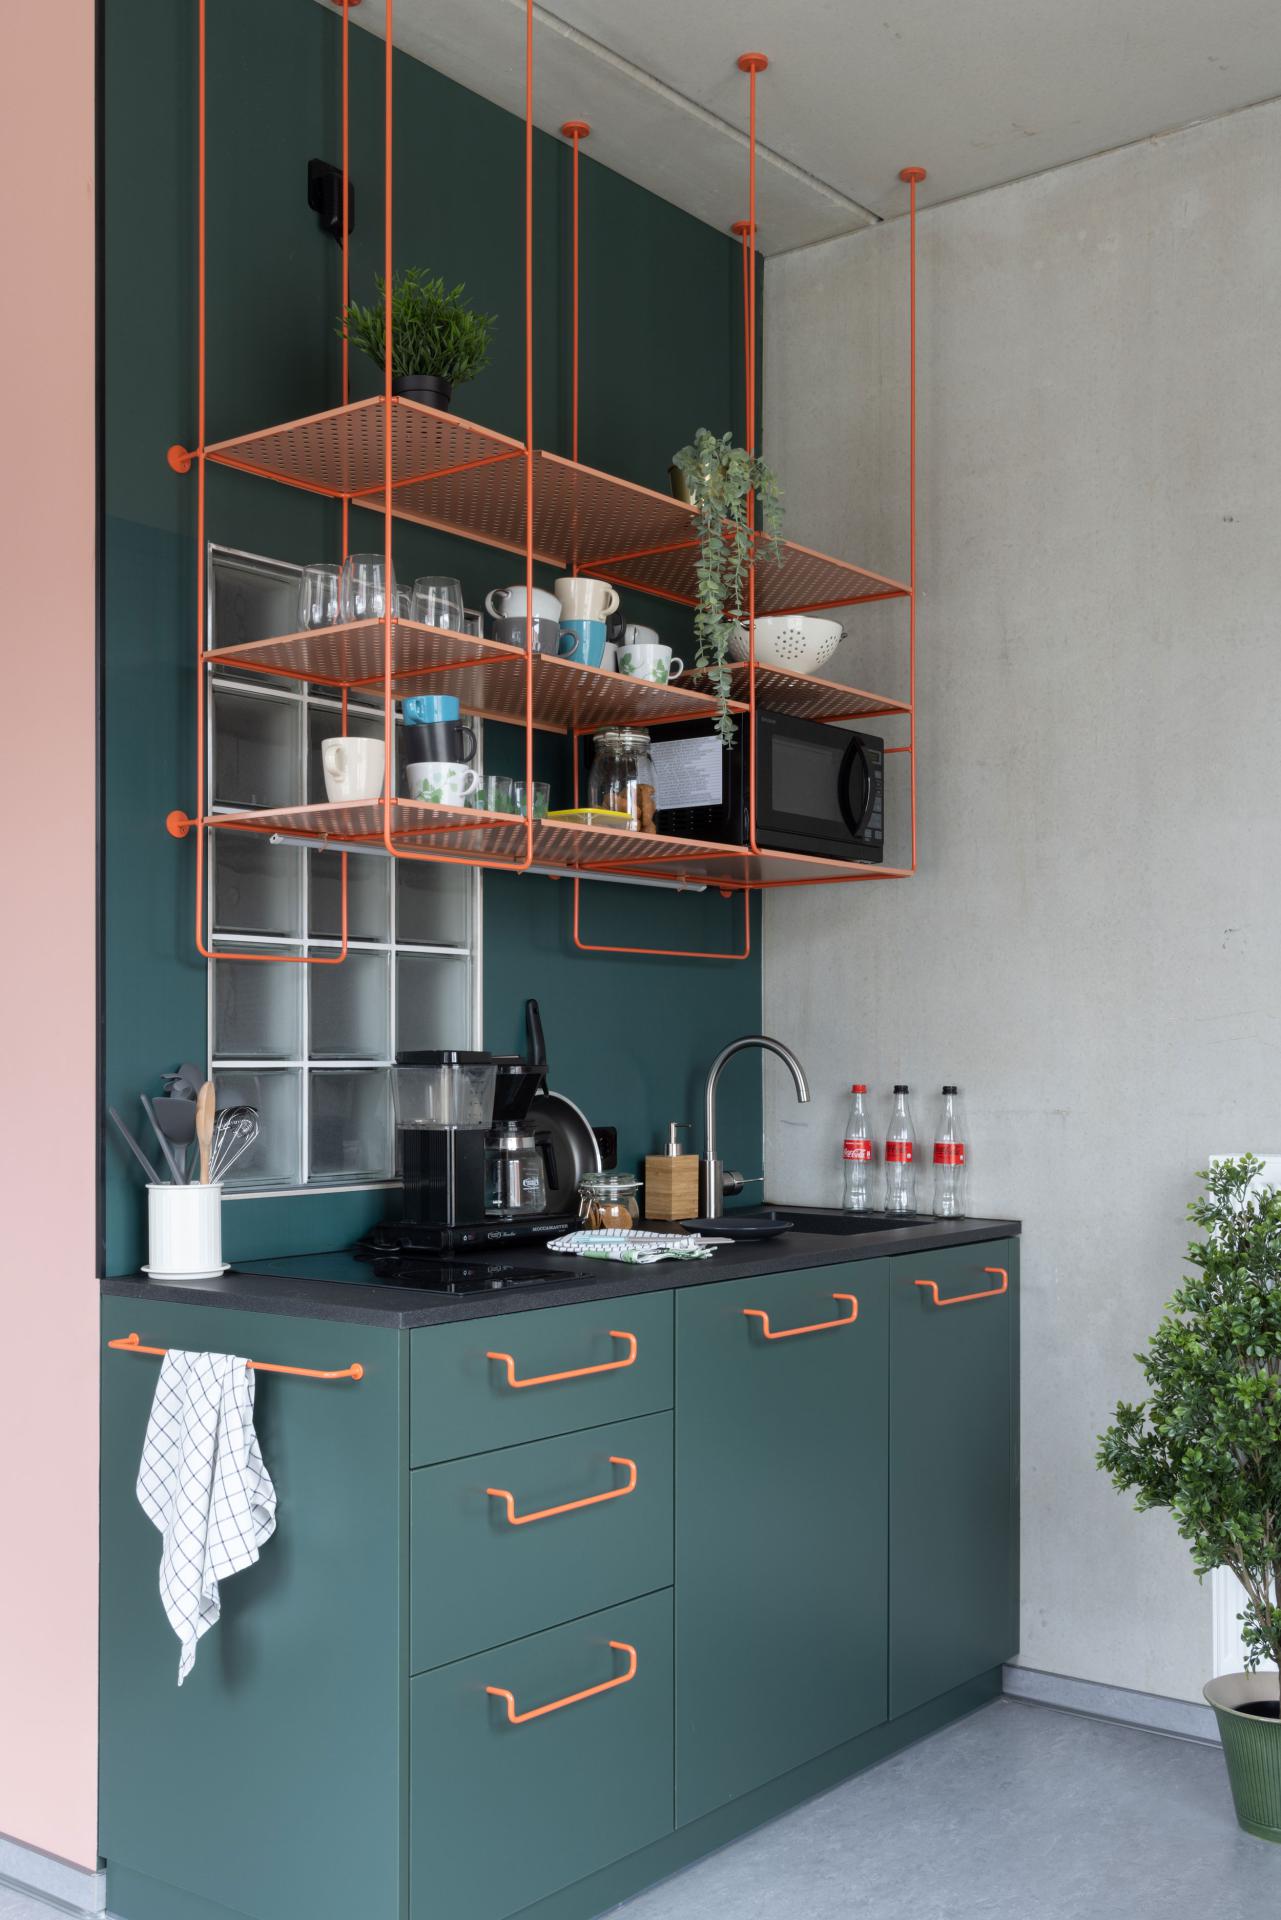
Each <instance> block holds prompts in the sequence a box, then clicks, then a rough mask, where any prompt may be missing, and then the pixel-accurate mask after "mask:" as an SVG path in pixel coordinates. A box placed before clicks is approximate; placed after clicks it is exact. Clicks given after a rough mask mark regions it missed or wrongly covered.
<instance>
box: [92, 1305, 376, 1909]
mask: <svg viewBox="0 0 1281 1920" xmlns="http://www.w3.org/2000/svg"><path fill="white" fill-rule="evenodd" d="M102 1305H103V1314H102V1337H103V1349H102V1465H101V1477H102V1528H101V1549H100V1564H101V1573H100V1582H101V1586H100V1593H101V1605H100V1621H101V1627H100V1632H101V1661H100V1672H101V1679H100V1694H101V1781H102V1787H101V1796H100V1812H99V1832H100V1845H101V1848H102V1851H103V1853H104V1854H105V1856H106V1858H107V1861H108V1894H109V1906H110V1910H111V1912H112V1913H113V1914H120V1915H122V1916H125V1917H126V1920H152V1916H153V1915H154V1916H155V1917H156V1920H221V1916H222V1915H223V1914H224V1913H227V1914H229V1915H242V1914H244V1915H251V1916H253V1917H254V1920H259V1917H260V1916H267V1917H269V1920H285V1917H286V1916H291V1915H296V1914H303V1913H305V1914H306V1915H307V1920H351V1917H352V1916H353V1915H354V1914H366V1915H369V1916H370V1920H373V1917H374V1916H377V1917H378V1920H393V1916H396V1915H397V1914H398V1913H399V1911H400V1902H401V1900H402V1898H403V1894H404V1890H405V1863H404V1857H403V1845H402V1832H401V1822H400V1801H399V1778H400V1764H401V1763H400V1723H401V1716H402V1712H403V1675H402V1670H401V1646H400V1635H401V1620H402V1598H401V1595H402V1584H403V1580H404V1576H405V1572H406V1565H405V1553H404V1538H403V1528H402V1524H401V1517H402V1504H403V1502H404V1498H405V1487H406V1483H407V1481H408V1472H407V1469H406V1467H405V1459H404V1454H405V1445H404V1436H405V1431H406V1426H407V1418H406V1387H407V1377H406V1376H407V1367H406V1365H405V1356H404V1353H403V1347H402V1343H401V1342H400V1340H399V1337H398V1335H397V1334H396V1333H395V1332H394V1331H389V1330H388V1329H386V1328H382V1327H366V1326H347V1325H343V1324H341V1323H334V1322H331V1321H324V1320H312V1319H301V1318H292V1317H289V1318H286V1317H284V1316H278V1315H275V1314H268V1313H242V1312H237V1311H235V1310H233V1309H231V1308H220V1307H197V1306H178V1305H166V1304H164V1303H163V1302H160V1301H156V1302H152V1301H145V1300H144V1301H136V1300H118V1299H107V1300H104V1301H103V1303H102ZM131 1333H137V1334H138V1336H139V1338H140V1342H141V1344H142V1345H143V1346H151V1347H185V1348H188V1349H193V1350H195V1349H205V1350H209V1351H212V1352H217V1353H235V1354H243V1355H244V1356H245V1357H246V1358H248V1359H254V1360H264V1361H268V1362H271V1363H274V1364H277V1365H282V1366H288V1367H313V1368H317V1369H324V1370H326V1371H336V1370H338V1369H341V1368H344V1367H348V1366H350V1365H351V1364H352V1363H353V1362H358V1363H359V1364H360V1365H361V1366H362V1367H363V1369H364V1373H363V1377H362V1378H361V1379H360V1380H358V1381H356V1380H309V1379H303V1378H299V1377H298V1376H296V1375H289V1374H274V1373H258V1374H256V1375H255V1376H254V1378H255V1403H254V1425H255V1428H256V1430H257V1433H258V1437H259V1441H260V1444H261V1446H262V1453H263V1459H264V1461H265V1463H266V1466H267V1470H268V1472H269V1473H270V1474H271V1477H272V1480H273V1483H274V1485H275V1489H276V1530H275V1532H274V1533H273V1534H272V1536H271V1537H270V1539H268V1540H267V1541H265V1542H264V1544H263V1547H262V1550H261V1555H260V1558H259V1559H258V1561H257V1563H256V1564H255V1565H254V1566H251V1567H247V1568H245V1569H244V1570H243V1572H241V1573H237V1574H233V1575H232V1576H231V1578H229V1579H227V1580H224V1581H222V1583H221V1600H222V1617H221V1619H220V1620H219V1621H218V1623H217V1625H216V1626H214V1627H213V1628H212V1629H211V1631H210V1632H209V1633H207V1634H205V1636H204V1637H203V1639H202V1640H201V1641H200V1643H199V1646H198V1648H197V1652H196V1663H195V1666H194V1668H193V1669H192V1671H191V1673H190V1674H189V1675H188V1677H187V1679H186V1680H185V1681H184V1682H183V1684H182V1686H181V1687H180V1686H179V1685H178V1652H179V1643H178V1640H177V1637H176V1635H175V1634H174V1632H173V1629H172V1628H171V1627H170V1625H169V1623H168V1620H167V1619H166V1617H165V1613H164V1608H163V1606H162V1604H161V1598H160V1589H159V1569H160V1552H161V1536H160V1534H159V1533H158V1532H157V1530H156V1528H155V1527H154V1526H153V1525H152V1523H151V1521H150V1520H149V1519H147V1517H146V1515H145V1514H144V1513H143V1511H142V1508H141V1507H140V1506H139V1504H138V1500H137V1496H136V1494H135V1491H134V1489H135V1483H136V1481H137V1478H138V1462H139V1458H140V1455H141V1453H142V1443H143V1437H144V1435H145V1433H146V1430H147V1420H148V1417H149V1415H150V1412H151V1402H152V1397H153V1395H154V1393H155V1390H156V1380H157V1377H158V1375H159V1370H160V1366H161V1361H160V1360H159V1359H157V1358H155V1357H154V1356H152V1355H148V1354H134V1353H127V1352H122V1351H120V1350H119V1349H116V1348H112V1347H110V1346H108V1345H107V1342H108V1341H111V1340H118V1339H123V1338H126V1337H127V1336H128V1335H129V1334H131Z"/></svg>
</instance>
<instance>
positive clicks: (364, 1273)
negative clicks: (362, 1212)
mask: <svg viewBox="0 0 1281 1920" xmlns="http://www.w3.org/2000/svg"><path fill="white" fill-rule="evenodd" d="M237 1271H238V1272H240V1273H265V1274H275V1275H277V1276H279V1277H280V1278H281V1279H286V1280H337V1281H340V1282H342V1283H343V1284H344V1285H346V1286H355V1287H360V1286H364V1287H368V1286H384V1287H416V1288H419V1289H421V1290H423V1291H425V1292H429V1293H450V1294H472V1293H504V1292H506V1291H508V1290H509V1289H511V1288H515V1287H564V1286H575V1285H583V1286H589V1285H590V1284H591V1281H590V1279H589V1278H584V1277H583V1276H582V1275H580V1274H576V1273H575V1272H574V1271H573V1268H572V1265H571V1263H570V1262H569V1261H566V1262H565V1271H564V1272H560V1271H557V1272H554V1273H548V1272H547V1270H546V1268H535V1267H530V1266H526V1265H522V1263H521V1262H520V1260H519V1259H516V1258H513V1257H512V1256H511V1255H507V1256H504V1255H502V1254H494V1255H491V1256H490V1257H488V1258H487V1259H481V1260H459V1259H450V1258H448V1257H444V1256H441V1255H439V1254H431V1255H417V1254H406V1253H388V1254H386V1255H377V1256H375V1257H374V1258H372V1259H370V1258H369V1257H368V1256H367V1255H363V1256H361V1257H357V1255H356V1254H354V1253H353V1252H352V1251H351V1250H350V1248H344V1249H343V1250H342V1251H341V1252H336V1253H294V1254H288V1255H285V1256H283V1257H282V1258H280V1259H278V1260H271V1259H268V1260H244V1261H238V1262H237Z"/></svg>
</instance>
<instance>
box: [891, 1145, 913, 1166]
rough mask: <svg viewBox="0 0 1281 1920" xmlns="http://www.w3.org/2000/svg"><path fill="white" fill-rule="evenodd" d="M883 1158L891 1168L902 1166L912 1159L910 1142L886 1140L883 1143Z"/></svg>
mask: <svg viewBox="0 0 1281 1920" xmlns="http://www.w3.org/2000/svg"><path fill="white" fill-rule="evenodd" d="M885 1158H886V1159H887V1160H888V1161H889V1163H890V1165H891V1166H895V1165H898V1166H902V1165H904V1163H905V1162H907V1161H908V1160H910V1159H911V1158H912V1142H911V1141H910V1140H887V1141H886V1142H885Z"/></svg>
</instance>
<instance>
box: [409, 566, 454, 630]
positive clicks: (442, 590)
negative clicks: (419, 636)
mask: <svg viewBox="0 0 1281 1920" xmlns="http://www.w3.org/2000/svg"><path fill="white" fill-rule="evenodd" d="M414 619H415V620H421V621H422V623H423V625H424V626H426V627H446V628H448V629H449V630H450V631H451V632H453V633H461V632H462V631H463V589H462V583H461V581H458V580H451V579H450V577H449V575H448V574H444V573H423V574H420V575H419V576H418V578H417V580H415V581H414Z"/></svg>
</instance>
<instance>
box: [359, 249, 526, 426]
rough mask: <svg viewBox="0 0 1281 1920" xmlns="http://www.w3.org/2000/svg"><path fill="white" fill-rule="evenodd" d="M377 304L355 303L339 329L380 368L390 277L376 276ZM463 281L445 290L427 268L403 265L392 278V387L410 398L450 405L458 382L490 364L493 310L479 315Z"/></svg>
mask: <svg viewBox="0 0 1281 1920" xmlns="http://www.w3.org/2000/svg"><path fill="white" fill-rule="evenodd" d="M374 286H375V289H376V291H377V295H378V298H377V299H376V300H375V302H374V304H373V306H371V307H362V306H360V305H359V304H358V303H357V302H356V301H354V300H353V301H352V303H351V304H350V306H349V307H347V309H346V311H345V312H344V313H343V315H342V318H341V320H340V321H339V325H338V331H339V333H340V334H341V335H342V336H343V338H344V339H345V340H347V341H348V342H349V343H350V344H351V345H352V346H353V347H359V349H360V351H361V352H362V353H367V354H368V355H369V358H370V359H371V360H372V361H373V363H374V365H375V366H376V367H377V368H378V369H379V370H380V371H381V370H382V368H383V362H384V360H385V358H386V332H387V328H386V286H387V283H386V281H385V280H384V279H383V278H382V276H381V275H380V274H375V275H374ZM463 291H464V290H463V287H462V286H461V285H459V286H456V287H450V288H447V287H446V286H445V283H444V281H443V280H441V279H439V278H436V279H433V278H432V276H431V275H430V274H429V273H428V272H427V270H426V269H425V268H424V267H403V268H402V269H401V271H400V272H399V273H394V274H393V275H392V280H391V373H392V380H391V390H392V392H393V393H395V394H400V395H401V396H402V397H403V398H405V399H406V400H419V401H421V402H422V404H423V405H424V406H428V407H439V408H441V409H442V410H444V409H447V408H448V406H449V403H450V400H451V399H452V397H453V391H454V388H455V387H456V386H461V384H462V383H463V381H464V380H474V379H475V377H476V375H477V374H478V373H482V372H483V371H484V369H485V368H486V367H487V366H488V365H489V340H490V335H491V334H492V332H493V329H494V316H493V314H492V313H477V312H475V310H474V309H473V307H472V306H471V304H470V302H469V301H467V300H465V299H464V298H463Z"/></svg>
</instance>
